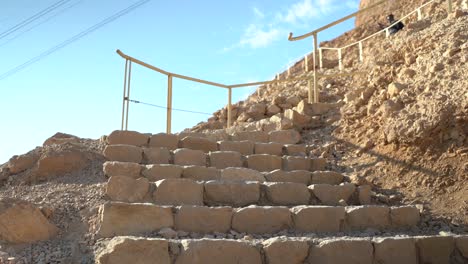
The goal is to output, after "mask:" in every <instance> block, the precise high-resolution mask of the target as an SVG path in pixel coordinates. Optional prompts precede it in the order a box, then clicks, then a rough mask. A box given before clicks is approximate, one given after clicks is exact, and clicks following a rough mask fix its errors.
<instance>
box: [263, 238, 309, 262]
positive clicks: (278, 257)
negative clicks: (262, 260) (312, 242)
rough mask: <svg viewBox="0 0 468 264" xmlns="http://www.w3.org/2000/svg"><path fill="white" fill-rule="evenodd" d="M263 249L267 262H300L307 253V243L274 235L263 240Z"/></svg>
mask: <svg viewBox="0 0 468 264" xmlns="http://www.w3.org/2000/svg"><path fill="white" fill-rule="evenodd" d="M263 250H264V251H265V256H266V260H267V263H268V264H284V263H288V264H302V263H304V260H305V259H306V258H307V254H308V253H309V245H308V244H307V242H306V241H299V240H291V239H286V238H283V237H275V238H270V239H268V240H266V241H265V242H263Z"/></svg>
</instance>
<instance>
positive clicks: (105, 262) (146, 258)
mask: <svg viewBox="0 0 468 264" xmlns="http://www.w3.org/2000/svg"><path fill="white" fill-rule="evenodd" d="M96 260H97V263H98V264H128V263H134V264H150V263H158V264H170V263H171V258H170V256H169V243H168V241H166V240H164V239H155V238H136V237H114V238H112V240H111V241H109V243H108V244H107V246H106V248H105V249H104V250H103V251H102V252H100V254H99V255H98V256H97V258H96Z"/></svg>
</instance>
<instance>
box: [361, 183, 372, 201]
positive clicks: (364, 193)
mask: <svg viewBox="0 0 468 264" xmlns="http://www.w3.org/2000/svg"><path fill="white" fill-rule="evenodd" d="M371 190H372V188H371V186H370V185H361V186H359V187H358V196H359V204H361V205H367V204H371V193H372V192H371Z"/></svg>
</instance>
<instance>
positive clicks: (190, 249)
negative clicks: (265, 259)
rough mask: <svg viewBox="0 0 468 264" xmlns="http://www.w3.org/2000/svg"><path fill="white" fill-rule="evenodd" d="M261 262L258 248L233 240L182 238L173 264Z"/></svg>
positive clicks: (259, 263) (252, 263) (250, 263)
mask: <svg viewBox="0 0 468 264" xmlns="http://www.w3.org/2000/svg"><path fill="white" fill-rule="evenodd" d="M207 263H223V264H239V263H242V264H262V257H261V254H260V252H259V251H258V249H257V248H256V247H255V246H253V245H251V244H249V243H246V242H240V241H234V240H210V239H203V240H183V241H182V252H181V253H180V255H179V256H178V257H177V259H176V262H175V264H207Z"/></svg>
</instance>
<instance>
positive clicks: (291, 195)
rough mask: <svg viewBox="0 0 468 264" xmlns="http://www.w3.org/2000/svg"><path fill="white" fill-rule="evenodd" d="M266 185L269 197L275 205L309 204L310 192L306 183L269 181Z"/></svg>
mask: <svg viewBox="0 0 468 264" xmlns="http://www.w3.org/2000/svg"><path fill="white" fill-rule="evenodd" d="M264 186H265V193H266V197H267V199H268V200H269V201H270V202H272V203H273V204H275V205H303V204H309V200H310V192H309V189H308V188H307V185H305V184H301V183H293V182H267V183H264Z"/></svg>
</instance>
